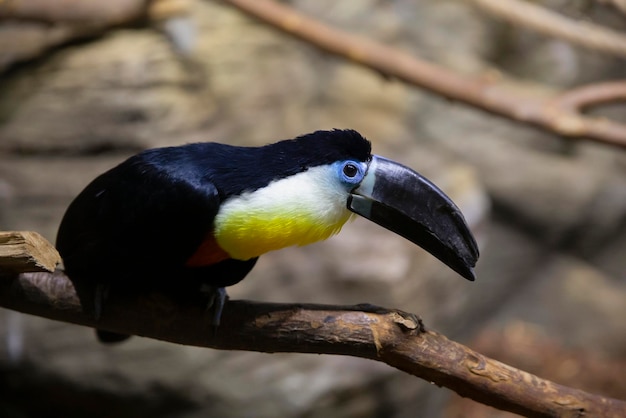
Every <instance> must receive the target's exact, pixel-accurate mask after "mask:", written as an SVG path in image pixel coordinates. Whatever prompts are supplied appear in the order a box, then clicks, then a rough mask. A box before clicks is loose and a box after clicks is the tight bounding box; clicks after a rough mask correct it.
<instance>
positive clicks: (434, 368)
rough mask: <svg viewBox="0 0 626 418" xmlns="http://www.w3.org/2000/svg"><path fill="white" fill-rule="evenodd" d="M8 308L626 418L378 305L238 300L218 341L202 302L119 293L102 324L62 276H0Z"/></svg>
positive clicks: (491, 399) (516, 405)
mask: <svg viewBox="0 0 626 418" xmlns="http://www.w3.org/2000/svg"><path fill="white" fill-rule="evenodd" d="M0 306H3V307H5V308H9V309H14V310H17V311H20V312H25V313H30V314H34V315H39V316H43V317H46V318H50V319H56V320H60V321H66V322H71V323H74V324H79V325H86V326H90V327H94V326H97V327H98V328H101V329H105V330H109V331H115V332H120V333H127V334H136V335H142V336H145V337H150V338H156V339H159V340H164V341H170V342H174V343H179V344H185V345H194V346H201V347H211V348H215V349H222V350H248V351H260V352H270V353H272V352H299V353H319V354H341V355H350V356H355V357H362V358H367V359H371V360H376V361H381V362H384V363H387V364H389V365H390V366H393V367H396V368H398V369H400V370H403V371H405V372H407V373H410V374H412V375H415V376H418V377H421V378H423V379H426V380H428V381H430V382H433V383H435V384H437V385H440V386H445V387H448V388H450V389H452V390H454V391H455V392H457V393H458V394H460V395H461V396H465V397H469V398H472V399H474V400H476V401H478V402H482V403H484V404H487V405H491V406H493V407H496V408H499V409H503V410H508V411H511V412H515V413H518V414H522V415H526V416H529V417H579V416H590V417H591V416H602V417H616V418H617V417H623V416H626V402H623V401H619V400H615V399H610V398H606V397H603V396H598V395H592V394H589V393H586V392H583V391H580V390H577V389H571V388H567V387H564V386H561V385H558V384H555V383H552V382H549V381H547V380H543V379H541V378H539V377H537V376H533V375H531V374H529V373H526V372H523V371H520V370H517V369H514V368H512V367H510V366H507V365H505V364H502V363H499V362H497V361H495V360H492V359H489V358H487V357H485V356H483V355H481V354H479V353H476V352H474V351H472V350H471V349H469V348H467V347H464V346H463V345H461V344H458V343H456V342H453V341H450V340H448V339H447V338H446V337H444V336H443V335H441V334H438V333H437V332H434V331H431V330H425V329H424V326H423V324H422V322H421V321H420V320H419V319H418V318H416V317H415V316H414V315H412V314H407V313H404V312H400V311H395V310H388V309H383V308H378V307H374V306H370V305H357V306H348V307H346V306H324V305H301V304H275V303H258V302H251V301H230V302H228V303H227V304H226V307H225V309H224V314H223V318H222V324H221V326H220V327H219V329H218V331H217V333H216V334H215V335H213V333H212V332H211V326H210V318H208V315H207V314H206V311H205V306H204V304H203V303H202V302H198V301H196V302H191V301H174V300H172V299H171V298H169V297H168V296H166V295H162V294H154V295H150V296H146V297H142V298H137V299H132V298H127V297H125V296H123V295H115V296H114V297H111V298H110V299H109V300H107V304H106V307H105V312H104V315H103V317H102V318H101V319H100V320H99V321H98V322H97V323H96V321H95V320H94V319H93V318H91V317H90V316H89V315H86V314H84V313H83V311H82V309H81V305H80V303H79V300H78V298H77V297H76V294H75V292H74V288H73V286H72V283H71V282H70V281H69V279H68V278H67V277H66V276H65V275H64V274H63V273H62V272H60V271H57V272H55V273H52V274H51V273H24V274H21V275H19V276H13V277H5V278H0Z"/></svg>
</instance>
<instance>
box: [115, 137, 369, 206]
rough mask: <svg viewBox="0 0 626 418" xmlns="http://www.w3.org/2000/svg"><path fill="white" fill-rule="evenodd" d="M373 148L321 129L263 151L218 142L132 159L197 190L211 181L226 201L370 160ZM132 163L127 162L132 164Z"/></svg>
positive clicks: (363, 141)
mask: <svg viewBox="0 0 626 418" xmlns="http://www.w3.org/2000/svg"><path fill="white" fill-rule="evenodd" d="M370 158H371V144H370V142H369V141H368V140H367V139H365V138H364V137H363V136H361V134H359V133H358V132H357V131H354V130H339V129H335V130H332V131H316V132H313V133H310V134H307V135H303V136H299V137H297V138H295V139H288V140H284V141H279V142H276V143H273V144H269V145H265V146H262V147H237V146H232V145H226V144H218V143H213V142H202V143H196V144H188V145H183V146H180V147H170V148H157V149H152V150H148V151H145V152H143V153H141V154H138V155H137V156H135V157H132V158H131V160H129V161H128V162H131V161H132V162H131V163H132V164H133V165H135V164H136V165H139V166H145V165H147V166H150V169H157V171H160V170H163V171H164V172H166V173H167V175H168V176H171V177H174V178H177V179H179V180H182V181H184V182H185V183H188V184H191V185H193V186H195V187H198V188H202V185H203V184H206V183H207V182H208V183H211V184H213V185H215V187H217V189H218V191H219V194H220V196H221V198H222V199H225V198H227V197H229V196H232V195H238V194H241V193H242V192H244V191H254V190H257V189H260V188H262V187H265V186H267V185H268V184H269V183H271V182H272V181H274V180H278V179H281V178H285V177H289V176H292V175H294V174H297V173H300V172H303V171H306V170H308V169H309V168H311V167H316V166H320V165H325V164H331V163H333V162H335V161H343V160H350V159H351V160H356V161H363V162H365V161H368V160H369V159H370ZM128 162H127V163H128Z"/></svg>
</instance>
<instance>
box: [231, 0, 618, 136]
mask: <svg viewBox="0 0 626 418" xmlns="http://www.w3.org/2000/svg"><path fill="white" fill-rule="evenodd" d="M225 1H226V3H229V4H231V5H233V6H235V7H237V8H238V9H240V10H241V11H243V12H245V13H247V14H249V15H251V16H253V17H255V18H257V19H259V20H261V21H263V22H265V23H267V24H269V25H271V26H273V27H275V28H277V29H279V30H281V31H283V32H286V33H288V34H290V35H292V36H294V37H296V38H299V39H301V40H303V41H305V42H307V43H310V44H312V45H314V46H316V47H318V48H320V49H321V50H324V51H326V52H329V53H331V54H334V55H337V56H340V57H343V58H346V59H349V60H352V61H354V62H356V63H358V64H361V65H364V66H366V67H368V68H371V69H373V70H375V71H377V72H379V73H381V74H383V75H385V76H387V77H390V78H397V79H400V80H402V81H405V82H407V83H409V84H412V85H415V86H418V87H423V88H425V89H427V90H430V91H433V92H435V93H437V94H440V95H442V96H444V97H447V98H449V99H452V100H458V101H461V102H463V103H467V104H469V105H472V106H475V107H478V108H480V109H483V110H485V111H487V112H491V113H494V114H497V115H500V116H504V117H507V118H509V119H512V120H516V121H518V122H525V123H530V124H532V125H535V126H537V127H540V128H542V129H545V130H547V131H550V132H554V133H557V134H559V135H562V136H565V137H570V138H586V139H591V140H595V141H598V142H602V143H605V144H609V145H614V146H618V147H623V148H626V125H625V124H622V123H617V122H614V121H610V120H607V119H604V118H597V117H591V116H586V115H583V114H582V113H581V111H582V110H583V109H585V108H587V107H589V106H591V105H593V104H596V101H594V100H590V101H588V102H578V103H577V106H576V107H572V106H571V103H572V102H571V101H567V103H564V102H563V100H562V97H563V96H565V97H567V96H568V94H567V92H565V93H557V94H555V95H553V96H551V97H540V96H537V95H531V94H525V93H522V92H520V91H518V90H513V89H511V88H507V87H505V86H503V85H501V84H499V83H498V82H497V81H493V80H486V79H480V78H471V77H468V76H464V75H461V74H457V73H455V72H454V71H451V70H448V69H446V68H444V67H441V66H438V65H435V64H432V63H430V62H427V61H423V60H420V59H418V58H415V57H413V56H411V55H409V54H407V53H404V52H402V51H400V50H397V49H394V48H392V47H389V46H386V45H384V44H381V43H378V42H375V41H372V40H369V39H366V38H362V37H359V36H356V35H353V34H350V33H348V32H345V31H343V30H340V29H337V28H333V27H331V26H328V25H325V24H323V23H321V22H319V21H317V20H315V19H312V18H310V17H306V16H304V15H302V14H300V13H298V12H296V11H295V10H294V9H292V8H290V7H288V6H285V5H283V4H279V3H277V2H274V1H271V0H225ZM606 85H607V83H602V84H598V85H589V86H586V87H584V89H585V90H586V91H587V92H591V93H593V92H594V91H595V90H601V91H602V92H603V98H604V100H603V102H605V103H606V102H617V101H625V100H626V95H625V94H624V88H625V87H626V81H615V82H612V83H610V86H611V87H614V88H615V90H614V91H613V92H612V93H611V94H610V95H606V94H604V93H606V90H605V87H606ZM591 96H593V94H591Z"/></svg>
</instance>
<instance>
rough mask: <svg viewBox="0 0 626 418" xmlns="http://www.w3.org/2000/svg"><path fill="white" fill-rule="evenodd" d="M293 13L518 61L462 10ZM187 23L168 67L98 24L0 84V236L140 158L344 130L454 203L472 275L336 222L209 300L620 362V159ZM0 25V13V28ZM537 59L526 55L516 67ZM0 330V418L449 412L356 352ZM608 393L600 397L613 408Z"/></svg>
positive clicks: (49, 230) (527, 72)
mask: <svg viewBox="0 0 626 418" xmlns="http://www.w3.org/2000/svg"><path fill="white" fill-rule="evenodd" d="M294 4H295V5H296V6H297V7H299V8H300V9H301V10H303V11H306V12H307V13H309V14H311V15H314V16H317V17H319V18H320V19H322V20H324V21H328V22H332V23H333V24H335V25H338V26H342V27H344V28H347V29H349V30H351V31H354V32H360V33H362V34H366V35H368V36H371V37H375V38H377V39H381V40H383V41H385V42H388V43H390V44H394V45H397V46H398V47H401V48H404V49H406V50H409V51H413V52H415V53H416V54H419V55H420V56H423V57H427V58H429V59H431V60H433V61H436V62H439V63H443V64H445V65H447V66H449V67H451V68H454V69H457V70H460V71H464V72H468V73H475V74H476V73H480V72H483V71H488V70H489V68H490V67H491V65H492V64H493V63H494V62H497V63H498V64H499V65H502V66H503V67H504V68H508V67H507V66H510V65H513V63H515V62H518V61H519V59H520V58H519V57H517V56H516V57H511V56H510V55H509V56H508V58H507V54H502V55H498V54H499V51H500V52H501V51H503V50H507V48H509V49H510V50H513V51H516V53H519V54H522V53H523V52H524V51H526V49H524V50H520V49H519V48H520V46H519V45H521V44H522V43H521V41H519V40H517V41H516V40H515V39H516V38H515V36H514V35H510V36H509V37H503V38H502V39H500V38H499V36H500V34H502V33H503V31H507V30H509V29H510V28H507V27H504V26H502V25H500V24H497V23H494V22H493V21H491V20H489V19H487V18H486V17H485V16H482V15H480V14H479V13H477V12H476V10H474V9H472V8H470V7H469V6H468V4H467V3H465V2H458V1H450V0H447V1H421V2H417V3H415V4H413V3H409V2H396V3H394V6H393V7H391V6H385V5H383V4H377V3H376V2H363V3H362V4H361V3H359V4H358V5H357V4H356V3H354V4H353V3H348V2H341V3H337V2H330V1H324V2H298V1H297V2H294ZM190 17H191V18H190V20H189V22H188V23H187V24H189V25H193V28H192V29H193V30H190V31H189V32H188V33H190V34H192V38H191V43H190V44H189V45H190V49H189V51H188V53H185V54H183V53H181V51H179V50H177V49H176V48H175V47H174V46H173V45H172V43H171V42H169V41H168V40H167V39H166V38H165V37H164V36H163V34H162V33H160V32H158V31H154V30H151V29H148V28H118V29H114V30H110V31H108V32H106V33H104V34H103V35H102V36H99V37H97V38H94V39H91V40H89V41H88V42H81V43H77V44H74V45H67V46H65V47H62V48H59V49H58V50H56V51H54V52H52V53H50V54H48V55H47V56H46V57H45V58H43V59H40V60H38V61H36V62H34V63H31V64H28V65H24V66H22V67H20V68H17V67H14V68H12V70H11V71H8V72H5V73H4V74H1V75H0V77H2V78H1V79H0V84H1V86H2V87H1V88H0V225H1V226H2V228H3V229H11V230H35V231H38V232H40V233H42V234H43V235H44V236H46V237H47V238H48V239H50V240H52V241H53V240H54V238H55V234H56V228H57V227H58V223H59V221H60V219H61V217H62V215H63V212H64V210H65V208H66V207H67V205H68V204H69V202H70V201H71V199H72V197H73V196H75V195H76V194H77V193H78V192H79V191H80V190H81V189H82V188H83V187H84V186H85V185H86V184H87V183H88V182H89V181H90V180H91V179H92V178H94V177H95V176H96V175H97V174H99V173H101V172H102V171H104V170H106V169H107V168H109V167H112V166H113V165H115V164H117V163H118V162H120V161H122V160H123V159H125V158H127V157H128V156H129V155H131V154H133V153H135V152H137V151H138V150H140V149H144V148H147V147H156V146H163V145H175V144H182V143H186V142H192V141H213V140H215V141H221V142H229V143H232V144H239V145H244V144H247V145H259V144H263V143H267V142H270V141H275V140H278V139H284V138H289V137H293V136H295V135H299V134H302V133H305V132H309V131H313V130H316V129H325V128H326V129H327V128H335V127H337V128H340V127H350V128H354V129H357V130H359V131H361V132H362V133H363V134H365V135H366V136H367V137H368V138H369V139H371V140H372V142H373V146H374V151H375V152H376V153H377V154H381V155H385V156H387V157H390V158H393V159H396V160H398V161H401V162H403V163H404V164H406V165H409V166H411V167H414V168H416V169H418V170H419V171H420V172H422V174H424V175H426V176H427V177H429V178H431V179H432V180H433V181H434V182H435V183H437V184H438V185H440V186H441V187H442V188H443V189H444V190H445V191H447V192H448V193H449V194H450V195H451V196H452V198H453V200H455V201H456V202H457V203H458V204H459V206H460V207H461V208H462V210H463V212H464V213H465V215H466V217H467V219H468V221H469V222H470V224H471V225H472V227H473V229H474V231H475V232H476V235H477V236H478V238H479V241H480V245H481V252H482V256H481V260H480V263H479V266H478V280H477V281H476V282H475V283H469V282H466V281H463V280H462V279H461V278H459V277H458V276H456V275H455V274H454V273H453V272H451V271H449V270H447V269H446V268H445V267H444V266H442V265H441V264H440V263H439V262H437V261H436V260H434V259H433V258H432V257H430V256H429V255H427V254H426V253H425V252H423V251H421V250H420V249H417V248H416V247H415V246H413V245H412V244H410V243H408V242H406V241H404V240H403V239H401V238H399V237H397V236H395V235H393V234H390V233H388V232H387V231H384V230H382V229H381V228H379V227H377V226H376V225H373V224H371V223H368V222H367V221H365V220H362V219H357V220H355V221H354V222H353V223H350V224H348V225H347V226H346V227H344V230H343V232H342V233H341V234H340V235H338V236H336V237H333V238H332V239H330V240H328V241H326V242H323V243H318V244H314V245H311V246H308V247H305V248H289V249H286V250H282V251H279V252H275V253H271V254H268V255H266V256H264V257H262V258H261V259H260V261H259V263H258V265H257V267H256V268H255V269H254V270H253V272H252V273H251V274H250V276H249V277H248V278H247V279H246V280H244V281H243V282H242V283H241V284H239V285H237V286H234V287H232V288H231V289H229V293H230V295H231V297H233V298H250V299H258V300H267V301H277V302H279V301H283V302H295V301H298V302H317V303H340V304H352V303H361V302H369V303H373V304H378V305H383V306H387V307H395V308H399V309H402V310H406V311H411V312H415V313H417V314H419V315H421V316H422V318H423V319H424V320H425V322H426V324H427V325H428V326H430V327H432V328H435V329H438V330H439V331H442V332H444V333H446V334H447V335H449V336H450V337H451V338H458V339H461V340H465V341H474V342H473V343H472V344H476V347H477V348H480V349H484V350H485V352H486V354H491V355H493V356H499V355H501V354H502V355H503V356H504V354H505V353H501V352H499V351H498V350H499V349H502V350H503V349H504V348H506V344H504V343H503V344H501V346H502V347H498V346H497V345H496V346H495V347H494V346H493V345H489V344H486V343H485V339H486V337H484V335H490V336H491V335H496V336H499V338H502V339H496V341H506V338H507V335H506V334H498V332H503V333H506V330H507V329H510V327H515V324H519V323H523V324H525V325H524V326H525V327H531V328H532V327H537V329H539V330H541V333H545V335H549V336H550V341H556V343H555V347H557V346H558V347H562V346H563V347H575V349H576V350H579V351H578V352H580V353H582V354H580V355H578V356H574V357H572V358H570V359H567V361H569V362H570V363H568V364H570V366H571V365H572V364H574V366H571V367H583V366H580V365H585V364H587V363H585V362H584V361H587V360H584V361H583V360H581V359H587V358H590V357H593V358H595V357H594V356H606V357H607V358H611V359H615V360H614V361H615V362H616V364H617V363H619V362H620V361H621V362H622V363H619V364H623V356H624V352H625V349H624V347H626V345H625V344H626V340H625V339H624V337H623V335H626V334H625V331H626V330H624V321H622V320H621V318H623V317H624V314H626V313H624V312H622V311H623V310H624V308H623V305H624V304H623V301H624V300H625V299H626V293H625V292H624V288H623V286H624V283H625V280H626V276H625V275H624V272H625V271H626V265H625V264H624V263H625V262H626V261H625V260H626V257H624V254H625V253H626V241H625V239H624V237H626V156H625V155H624V153H623V152H620V151H616V150H607V149H606V148H602V147H601V146H598V145H593V144H591V145H590V144H584V143H579V144H575V145H572V143H570V142H564V140H560V139H558V138H554V137H552V136H550V135H548V134H545V133H540V132H537V131H536V130H534V129H530V128H527V127H524V126H522V125H517V124H513V123H511V122H508V121H503V120H500V119H497V118H495V117H492V116H489V115H485V114H483V113H480V112H478V111H476V110H473V109H469V108H467V107H463V106H460V105H457V104H454V103H449V102H446V101H443V100H441V99H438V98H436V97H434V96H432V95H429V94H427V93H425V92H424V91H422V90H417V89H414V88H411V87H408V86H405V85H403V84H401V83H399V82H395V81H388V80H384V79H383V78H381V77H380V76H379V75H378V74H375V73H373V72H371V71H369V70H366V69H363V68H361V67H358V66H356V65H353V64H350V63H345V62H343V61H341V60H339V59H336V58H331V57H328V56H326V55H324V54H322V53H320V52H318V51H317V50H314V49H312V48H310V47H309V46H307V45H305V44H303V43H301V42H298V41H295V40H293V39H290V38H287V37H285V36H283V35H281V34H280V33H277V32H275V31H273V30H271V29H269V28H267V27H266V26H263V25H261V24H260V23H258V22H255V21H252V20H250V19H248V18H246V17H244V16H242V15H241V14H239V13H238V12H236V11H234V10H232V9H230V8H228V7H226V6H225V5H223V4H221V3H214V2H200V1H196V2H191V14H190ZM7 25H9V23H6V22H2V21H0V33H2V30H5V29H7ZM451 27H454V28H455V30H450V28H451ZM22 29H23V30H27V27H26V26H25V27H23V28H22ZM188 29H189V28H188ZM193 33H195V34H196V35H195V37H193ZM1 36H2V35H0V37H1ZM51 39H52V38H51ZM524 42H529V41H528V40H527V39H525V40H524ZM538 42H539V41H538V40H535V43H532V42H531V45H535V46H536V45H537V43H538ZM516 48H517V49H516ZM525 48H531V47H525ZM555 51H556V52H555ZM568 51H569V50H568ZM555 53H556V54H561V52H559V50H555V49H554V48H540V49H538V50H533V56H534V57H535V59H538V58H536V57H538V56H539V55H538V54H547V56H545V57H544V58H546V59H548V58H555V57H552V56H551V55H550V54H555ZM570 53H571V54H574V55H575V59H574V61H572V62H574V63H578V62H579V61H580V62H585V63H587V62H588V61H589V60H588V57H589V56H588V55H587V54H588V53H585V52H578V51H576V50H574V51H569V52H568V54H570ZM559 57H561V55H558V56H557V57H556V58H559ZM568 57H569V55H568ZM496 58H497V59H496ZM513 58H515V59H513ZM568 60H569V58H568ZM597 61H598V62H601V63H602V65H597V66H591V67H592V69H593V71H595V72H594V73H590V71H591V70H589V67H590V65H587V64H585V65H582V64H581V65H578V66H575V68H573V69H572V68H570V67H567V68H565V69H561V71H566V70H567V74H568V77H569V78H568V79H567V80H569V81H570V82H571V83H572V84H574V83H577V82H579V81H580V80H587V81H588V80H589V79H590V78H591V77H592V76H593V77H596V78H597V79H602V78H603V77H608V75H609V74H610V68H612V67H611V63H612V62H613V61H611V60H609V59H605V60H604V61H602V60H600V59H599V58H597ZM0 64H1V63H0ZM530 64H532V63H529V65H527V66H525V67H524V68H520V69H519V72H518V74H522V75H524V76H527V77H535V78H536V79H538V80H541V81H546V80H548V81H552V80H555V79H556V78H559V77H560V76H558V75H557V76H555V75H554V74H553V73H550V74H545V73H542V74H540V73H535V72H532V71H535V70H532V65H530ZM566 64H567V65H574V64H571V63H570V61H567V63H565V64H563V65H566ZM1 68H2V67H0V69H1ZM541 68H542V69H541V71H546V70H545V69H544V68H543V67H541ZM536 71H539V70H536ZM555 71H556V70H555ZM560 80H562V81H563V79H562V78H560ZM617 114H618V115H621V116H622V117H623V116H624V112H623V111H622V112H621V113H620V111H619V110H618V111H617ZM492 205H493V211H491V209H490V208H491V206H492ZM0 323H3V324H4V325H2V326H0V341H4V342H5V344H3V345H2V346H0V370H1V371H2V373H0V388H1V390H0V415H1V416H10V417H24V416H46V415H50V413H53V414H56V415H59V416H66V417H70V418H71V417H82V416H86V415H88V416H92V417H100V416H101V417H105V416H116V417H135V416H147V415H150V416H153V417H195V416H219V417H239V416H256V417H272V416H285V417H296V416H299V417H318V416H320V417H321V416H325V417H326V416H333V417H370V416H371V417H374V416H387V417H398V418H400V417H409V416H411V417H414V416H424V417H435V416H456V415H454V412H453V411H454V409H453V408H454V404H451V405H450V406H448V409H445V404H446V402H447V400H448V398H449V397H450V395H449V392H448V391H447V390H442V389H439V388H436V387H432V386H431V385H429V384H428V383H427V382H423V381H420V380H417V379H415V378H412V377H410V376H406V375H404V374H401V373H400V372H398V371H396V370H393V369H390V368H389V367H386V366H384V365H382V364H377V363H373V362H368V361H365V360H361V359H353V358H343V357H336V356H310V355H292V354H274V355H268V354H258V353H245V352H219V351H212V350H203V349H198V348H191V347H181V346H176V345H171V344H166V343H161V342H156V341H151V340H147V339H141V338H134V339H132V340H131V341H129V342H128V343H126V344H122V345H119V346H116V347H105V346H102V345H99V344H98V343H97V342H96V341H95V339H94V336H93V333H92V331H91V330H90V329H85V328H79V327H75V326H71V325H67V324H62V323H55V322H51V321H48V320H45V319H41V318H36V317H30V316H23V315H20V314H17V313H14V312H8V311H0ZM511 324H513V325H511ZM507 327H508V328H507ZM532 329H535V328H532ZM485 330H487V331H485ZM490 330H494V331H490ZM498 330H505V331H498ZM514 330H515V328H514ZM489 332H493V333H495V334H489ZM522 334H523V333H522ZM523 335H525V336H526V337H528V338H526V337H524V338H525V339H524V341H526V340H528V343H529V344H534V343H537V345H536V346H533V347H538V348H532V349H530V350H532V352H533V353H534V356H535V357H536V363H534V364H535V366H536V365H539V367H538V368H537V370H536V371H535V369H532V366H533V364H529V363H532V361H530V360H532V358H531V359H530V360H528V359H525V360H526V363H525V364H521V366H523V367H526V366H528V369H529V370H530V371H531V372H536V373H537V374H540V375H541V374H542V373H541V372H542V368H543V366H542V365H544V364H548V363H549V364H550V365H551V368H558V367H557V366H558V364H555V361H556V360H555V357H554V356H553V357H550V356H549V353H543V351H544V350H543V349H542V347H544V346H545V344H546V343H545V341H543V340H541V338H538V337H536V335H535V334H532V335H529V334H523ZM494 338H495V337H494ZM591 341H593V343H591ZM564 350H566V349H565V348H564ZM504 358H506V357H504ZM514 360H515V358H511V359H510V361H511V363H513V362H514ZM507 361H508V360H507ZM612 361H613V360H612ZM546 362H547V363H546ZM576 365H578V366H576ZM546 367H547V366H546ZM564 367H565V366H564ZM584 367H586V366H584ZM593 370H594V373H596V371H595V370H597V373H598V374H603V373H604V371H603V369H593ZM551 376H554V377H553V378H554V379H557V381H558V380H559V379H561V376H562V375H559V374H558V373H557V374H554V375H551ZM563 382H564V383H568V382H567V381H563ZM571 384H572V385H573V386H578V385H577V383H576V382H574V383H571ZM588 389H589V390H591V391H598V392H602V391H603V388H602V387H598V386H589V387H588ZM620 390H621V391H615V392H610V393H609V392H607V394H611V395H612V396H617V397H619V396H621V397H622V398H625V397H626V392H624V391H623V388H622V389H620ZM33 393H37V394H38V397H37V399H38V401H37V402H33V401H32V394H33ZM461 410H462V411H463V409H461ZM416 411H419V412H416ZM442 411H447V412H442ZM478 414H480V412H477V415H476V416H483V415H478ZM464 416H469V415H464Z"/></svg>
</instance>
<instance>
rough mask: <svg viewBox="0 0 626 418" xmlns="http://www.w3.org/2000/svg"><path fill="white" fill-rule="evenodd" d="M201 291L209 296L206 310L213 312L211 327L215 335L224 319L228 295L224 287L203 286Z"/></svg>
mask: <svg viewBox="0 0 626 418" xmlns="http://www.w3.org/2000/svg"><path fill="white" fill-rule="evenodd" d="M200 291H201V292H203V293H206V294H207V296H208V301H207V306H206V310H207V311H211V327H212V328H213V333H214V334H215V332H216V331H217V327H218V326H219V325H220V321H221V319H222V311H223V310H224V305H225V304H226V300H227V299H228V294H227V293H226V289H225V288H223V287H215V286H208V285H203V286H202V287H201V288H200Z"/></svg>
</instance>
